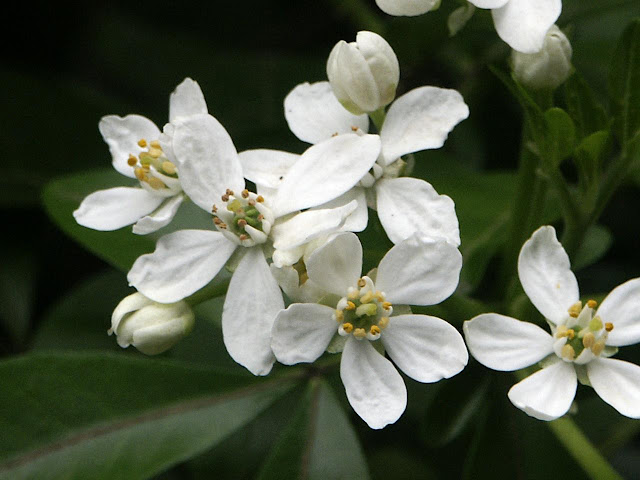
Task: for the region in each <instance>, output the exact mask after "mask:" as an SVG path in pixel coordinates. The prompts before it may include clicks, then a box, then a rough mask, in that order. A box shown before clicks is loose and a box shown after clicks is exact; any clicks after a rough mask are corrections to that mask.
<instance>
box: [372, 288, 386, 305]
mask: <svg viewBox="0 0 640 480" xmlns="http://www.w3.org/2000/svg"><path fill="white" fill-rule="evenodd" d="M374 297H375V299H376V300H377V301H379V302H381V303H382V302H384V295H383V294H382V292H381V291H380V290H378V291H376V293H375V295H374Z"/></svg>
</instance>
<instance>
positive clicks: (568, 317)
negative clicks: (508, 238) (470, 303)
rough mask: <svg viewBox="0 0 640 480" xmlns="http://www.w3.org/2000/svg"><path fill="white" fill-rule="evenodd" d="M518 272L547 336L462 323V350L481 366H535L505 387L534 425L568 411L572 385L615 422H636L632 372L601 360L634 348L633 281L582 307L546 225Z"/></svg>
mask: <svg viewBox="0 0 640 480" xmlns="http://www.w3.org/2000/svg"><path fill="white" fill-rule="evenodd" d="M518 273H519V276H520V282H521V283H522V287H523V288H524V291H525V293H526V294H527V296H528V297H529V299H530V300H531V302H532V303H533V305H534V306H535V307H536V308H537V309H538V311H539V312H540V313H541V314H542V315H543V316H544V317H545V318H546V320H547V322H548V323H549V325H550V327H551V334H548V333H547V332H546V331H544V330H543V329H542V328H540V327H538V326H537V325H534V324H532V323H527V322H521V321H519V320H516V319H514V318H511V317H506V316H504V315H499V314H497V313H487V314H483V315H479V316H477V317H475V318H473V319H471V320H469V321H467V322H465V323H464V333H465V339H466V341H467V345H468V347H469V350H470V352H471V354H472V355H473V356H474V357H475V358H476V359H477V360H478V361H479V362H480V363H482V364H483V365H485V366H487V367H489V368H492V369H494V370H501V371H512V370H519V369H521V368H525V367H528V366H530V365H533V364H535V363H537V362H541V365H542V369H541V370H539V371H537V372H536V373H534V374H532V375H530V376H529V377H527V378H525V379H524V380H522V381H521V382H520V383H518V384H516V385H514V386H513V387H512V388H511V390H510V391H509V399H510V400H511V402H512V403H513V404H514V405H515V406H517V407H518V408H520V409H522V410H523V411H524V412H526V413H527V414H529V415H531V416H533V417H535V418H538V419H541V420H554V419H556V418H558V417H561V416H562V415H564V414H565V413H566V412H567V411H568V410H569V407H570V406H571V404H572V402H573V399H574V396H575V393H576V388H577V383H578V381H580V382H581V383H583V384H585V385H591V386H592V387H593V389H594V390H595V392H596V393H597V394H598V395H599V396H600V397H601V398H602V399H603V400H604V401H605V402H607V403H608V404H610V405H611V406H612V407H614V408H615V409H616V410H618V411H619V412H620V413H622V414H623V415H625V416H627V417H631V418H640V367H638V366H637V365H634V364H632V363H629V362H626V361H623V360H617V359H613V358H608V357H610V356H611V355H614V354H615V353H616V352H617V347H620V346H623V345H631V344H635V343H638V342H639V341H640V278H636V279H633V280H629V281H628V282H626V283H623V284H622V285H620V286H618V287H616V288H615V289H614V290H613V291H612V292H611V293H610V294H609V295H608V296H607V297H606V298H605V299H604V300H603V302H602V304H601V305H600V307H599V308H597V310H596V306H597V303H596V302H595V301H594V300H589V301H587V302H586V303H585V304H584V306H583V305H582V302H580V300H579V291H578V283H577V281H576V277H575V275H574V274H573V272H572V271H571V269H570V263H569V257H568V256H567V254H566V252H565V251H564V249H563V248H562V245H561V244H560V242H558V240H557V239H556V236H555V230H554V229H553V227H550V226H546V227H541V228H540V229H538V230H537V231H536V232H534V234H533V235H532V236H531V238H530V239H529V240H527V242H526V243H525V244H524V246H523V247H522V250H521V252H520V257H519V260H518Z"/></svg>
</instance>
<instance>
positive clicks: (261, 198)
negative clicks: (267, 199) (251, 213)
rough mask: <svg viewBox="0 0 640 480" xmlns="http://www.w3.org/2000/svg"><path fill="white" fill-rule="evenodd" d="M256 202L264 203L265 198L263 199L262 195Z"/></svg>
mask: <svg viewBox="0 0 640 480" xmlns="http://www.w3.org/2000/svg"><path fill="white" fill-rule="evenodd" d="M256 202H258V203H262V202H264V197H263V196H262V195H258V196H257V197H256Z"/></svg>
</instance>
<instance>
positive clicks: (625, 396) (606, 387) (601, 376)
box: [587, 358, 640, 418]
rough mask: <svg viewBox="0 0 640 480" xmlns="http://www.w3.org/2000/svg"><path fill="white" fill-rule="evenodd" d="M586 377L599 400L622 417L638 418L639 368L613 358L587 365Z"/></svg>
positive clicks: (598, 360)
mask: <svg viewBox="0 0 640 480" xmlns="http://www.w3.org/2000/svg"><path fill="white" fill-rule="evenodd" d="M587 376H588V377H589V382H591V386H592V387H593V389H594V390H595V391H596V393H597V394H598V395H600V398H602V399H603V400H604V401H605V402H607V403H608V404H609V405H611V406H612V407H613V408H615V409H616V410H618V411H619V412H620V413H621V414H622V415H624V416H626V417H631V418H640V367H639V366H638V365H634V364H633V363H629V362H625V361H623V360H616V359H614V358H598V359H596V360H593V361H592V362H590V363H588V364H587Z"/></svg>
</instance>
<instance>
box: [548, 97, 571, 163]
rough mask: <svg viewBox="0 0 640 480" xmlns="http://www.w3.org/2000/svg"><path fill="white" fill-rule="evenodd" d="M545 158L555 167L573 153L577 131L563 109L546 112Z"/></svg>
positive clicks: (552, 109)
mask: <svg viewBox="0 0 640 480" xmlns="http://www.w3.org/2000/svg"><path fill="white" fill-rule="evenodd" d="M544 126H545V135H544V138H545V157H546V160H547V161H549V162H551V164H552V165H553V166H558V165H560V163H561V162H562V161H563V160H564V159H565V158H567V157H568V156H569V155H571V153H572V152H573V148H574V146H575V143H576V129H575V126H574V125H573V121H572V120H571V117H570V116H569V114H567V112H565V111H564V110H562V109H561V108H550V109H549V110H547V111H546V112H544Z"/></svg>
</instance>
